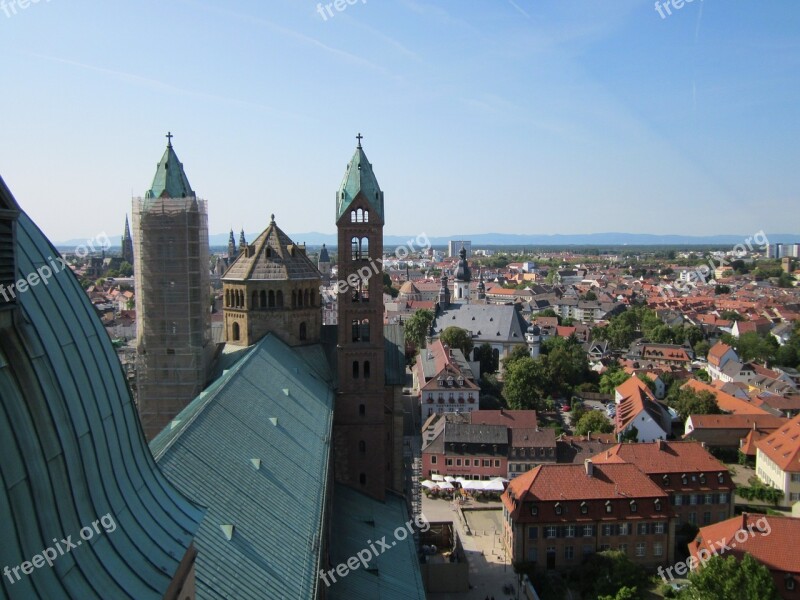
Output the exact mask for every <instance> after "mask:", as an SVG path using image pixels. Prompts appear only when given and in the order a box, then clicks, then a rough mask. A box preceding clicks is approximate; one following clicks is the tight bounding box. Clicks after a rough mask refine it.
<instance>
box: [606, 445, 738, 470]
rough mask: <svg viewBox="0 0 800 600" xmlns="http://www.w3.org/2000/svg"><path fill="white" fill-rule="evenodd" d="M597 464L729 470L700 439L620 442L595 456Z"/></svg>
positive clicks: (645, 467) (648, 468)
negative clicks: (691, 440)
mask: <svg viewBox="0 0 800 600" xmlns="http://www.w3.org/2000/svg"><path fill="white" fill-rule="evenodd" d="M592 462H594V463H595V464H604V463H608V464H612V463H616V464H622V463H629V464H632V465H635V466H636V467H637V468H638V469H639V470H641V471H642V472H643V473H647V474H648V475H653V474H662V473H693V472H694V473H710V472H725V471H727V469H726V467H725V465H723V464H722V463H721V462H720V461H719V460H718V459H716V458H714V457H713V456H712V455H711V453H709V451H708V450H706V449H705V448H703V445H702V444H701V443H700V442H666V441H664V440H661V441H656V442H652V443H638V444H617V445H616V446H614V447H613V448H609V449H608V450H606V451H604V452H601V453H600V454H598V455H596V456H593V457H592Z"/></svg>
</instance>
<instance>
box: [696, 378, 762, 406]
mask: <svg viewBox="0 0 800 600" xmlns="http://www.w3.org/2000/svg"><path fill="white" fill-rule="evenodd" d="M687 386H688V387H689V388H691V389H693V390H694V391H695V392H702V391H706V392H711V393H712V394H714V395H715V396H716V397H717V406H719V408H720V410H723V411H725V412H728V413H733V414H735V415H760V414H769V413H768V411H766V410H764V409H763V408H758V407H757V406H754V405H752V404H750V403H749V402H748V401H747V400H742V399H741V398H736V397H735V396H731V395H730V394H726V393H725V392H723V391H721V390H718V389H717V388H715V387H714V386H713V385H708V384H707V383H703V382H702V381H698V380H697V379H690V380H689V381H687V382H686V383H685V384H684V385H683V387H684V388H685V387H687Z"/></svg>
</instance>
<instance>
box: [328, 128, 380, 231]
mask: <svg viewBox="0 0 800 600" xmlns="http://www.w3.org/2000/svg"><path fill="white" fill-rule="evenodd" d="M359 196H360V197H362V198H363V200H364V202H366V203H367V205H368V206H369V210H370V215H369V222H370V223H372V224H378V225H383V223H384V213H383V192H382V191H381V188H380V186H379V185H378V180H377V179H376V177H375V173H374V172H373V171H372V165H371V164H370V162H369V161H368V160H367V155H366V154H364V149H363V148H362V147H361V140H359V142H358V147H357V148H356V151H355V153H354V154H353V158H351V159H350V162H349V163H348V164H347V170H346V171H345V173H344V179H342V184H341V185H340V186H339V191H338V192H336V221H337V222H338V221H339V219H341V218H342V215H344V214H345V213H346V212H347V211H348V210H350V205H351V204H353V202H355V200H356V198H358V197H359Z"/></svg>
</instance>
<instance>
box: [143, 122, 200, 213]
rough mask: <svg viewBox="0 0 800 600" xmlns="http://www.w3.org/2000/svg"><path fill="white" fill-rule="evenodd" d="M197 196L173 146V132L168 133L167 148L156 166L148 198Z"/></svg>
mask: <svg viewBox="0 0 800 600" xmlns="http://www.w3.org/2000/svg"><path fill="white" fill-rule="evenodd" d="M193 196H195V193H194V191H193V190H192V186H191V185H189V180H188V179H187V177H186V173H185V172H184V170H183V164H182V163H181V161H179V160H178V155H177V154H175V150H174V149H173V147H172V134H171V133H168V134H167V149H166V150H164V155H163V156H162V157H161V160H160V161H159V163H158V167H157V168H156V175H155V177H154V178H153V185H152V187H151V188H150V190H148V192H147V197H148V198H161V197H167V198H190V197H193Z"/></svg>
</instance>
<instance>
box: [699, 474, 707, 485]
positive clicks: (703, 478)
mask: <svg viewBox="0 0 800 600" xmlns="http://www.w3.org/2000/svg"><path fill="white" fill-rule="evenodd" d="M700 483H701V485H705V484H706V474H705V473H700Z"/></svg>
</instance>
